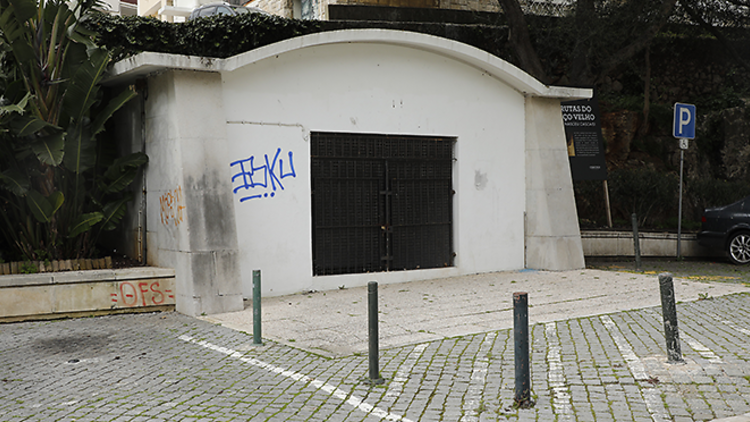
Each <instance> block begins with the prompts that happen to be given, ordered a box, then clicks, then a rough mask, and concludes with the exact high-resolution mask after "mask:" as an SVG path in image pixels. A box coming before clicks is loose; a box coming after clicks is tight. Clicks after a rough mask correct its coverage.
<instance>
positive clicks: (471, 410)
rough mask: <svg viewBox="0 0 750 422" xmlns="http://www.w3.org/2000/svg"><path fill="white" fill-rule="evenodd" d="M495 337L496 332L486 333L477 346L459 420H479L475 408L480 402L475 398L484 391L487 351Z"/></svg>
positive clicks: (487, 360) (487, 364)
mask: <svg viewBox="0 0 750 422" xmlns="http://www.w3.org/2000/svg"><path fill="white" fill-rule="evenodd" d="M496 337H497V333H488V334H487V335H486V336H485V337H484V340H482V345H481V346H480V347H479V351H478V352H477V354H476V356H475V358H474V368H473V369H472V371H471V379H470V380H469V388H468V389H467V390H466V394H465V395H464V405H463V411H464V416H463V417H461V422H476V421H478V420H479V413H478V412H477V409H478V408H479V406H480V403H479V402H478V401H477V399H476V398H477V397H482V392H483V391H484V381H485V379H486V376H487V369H488V368H489V366H490V360H489V358H488V357H487V354H488V353H489V349H490V348H492V344H493V343H494V342H495V338H496Z"/></svg>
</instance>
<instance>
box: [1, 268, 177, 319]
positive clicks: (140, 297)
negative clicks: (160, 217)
mask: <svg viewBox="0 0 750 422" xmlns="http://www.w3.org/2000/svg"><path fill="white" fill-rule="evenodd" d="M174 276H175V273H174V270H172V269H168V268H153V267H150V268H133V269H120V270H88V271H64V272H52V273H49V272H48V273H37V274H22V275H4V276H2V277H0V321H23V320H28V319H40V318H44V319H47V318H55V317H57V318H63V317H67V316H78V315H91V314H96V313H98V312H106V313H116V312H119V311H129V312H133V311H137V310H140V311H153V310H161V309H170V308H174V305H175V296H174V291H175V278H174Z"/></svg>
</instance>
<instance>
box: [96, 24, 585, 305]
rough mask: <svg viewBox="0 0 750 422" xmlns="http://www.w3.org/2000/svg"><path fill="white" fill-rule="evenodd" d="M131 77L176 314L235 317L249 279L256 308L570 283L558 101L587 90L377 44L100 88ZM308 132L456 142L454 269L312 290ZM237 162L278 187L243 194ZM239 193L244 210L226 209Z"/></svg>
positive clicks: (309, 45)
mask: <svg viewBox="0 0 750 422" xmlns="http://www.w3.org/2000/svg"><path fill="white" fill-rule="evenodd" d="M143 76H145V77H147V79H148V99H147V100H146V101H145V105H144V107H145V116H146V117H145V127H146V144H147V146H146V151H147V153H148V154H149V156H150V157H151V161H150V163H149V166H148V170H147V178H148V183H147V190H148V201H147V202H148V217H147V220H148V239H147V241H148V242H147V243H148V260H149V263H151V264H156V265H160V266H170V267H174V268H175V269H176V272H177V293H178V300H177V308H178V310H180V311H182V312H186V313H189V314H196V313H201V312H206V313H214V312H227V311H231V310H236V309H238V308H239V307H241V305H242V303H241V302H242V301H241V298H242V295H244V296H250V295H251V283H252V271H253V270H255V269H260V270H261V271H262V274H263V294H264V295H281V294H286V293H294V292H299V291H303V290H310V289H314V290H324V289H333V288H336V287H338V286H341V285H345V286H349V287H351V286H357V285H364V284H366V283H367V281H370V280H378V281H379V282H381V283H392V282H402V281H411V280H419V279H428V278H436V277H448V276H453V275H459V274H470V273H479V272H489V271H502V270H512V269H521V268H524V267H529V268H536V269H553V270H562V269H571V268H582V267H583V252H582V248H581V242H580V234H579V232H578V225H577V218H576V212H575V204H574V201H573V190H572V182H571V179H570V171H569V168H568V157H567V153H566V150H565V145H566V144H565V137H564V130H563V126H562V118H561V114H560V101H561V100H568V99H573V98H583V97H587V96H590V94H591V92H590V91H589V90H579V89H568V88H558V87H547V86H544V85H542V84H540V83H539V82H538V81H536V80H534V79H533V78H531V77H530V76H528V75H527V74H525V73H523V72H522V71H520V70H519V69H518V68H515V67H514V66H512V65H510V64H509V63H507V62H504V61H502V60H500V59H499V58H497V57H494V56H491V55H489V54H488V53H486V52H483V51H480V50H477V49H475V48H473V47H470V46H467V45H464V44H460V43H457V42H454V41H450V40H446V39H442V38H438V37H433V36H427V35H423V34H417V33H410V32H400V31H389V30H349V31H336V32H326V33H320V34H313V35H308V36H305V37H299V38H295V39H290V40H286V41H283V42H280V43H277V44H273V45H270V46H266V47H263V48H260V49H257V50H253V51H250V52H247V53H244V54H241V55H238V56H235V57H231V58H229V59H226V60H205V59H202V58H198V57H187V56H170V55H164V54H155V53H144V54H142V55H139V56H136V57H134V58H131V59H128V60H126V61H123V62H121V63H118V64H117V65H116V66H115V69H114V71H113V75H112V78H111V79H110V81H109V83H111V84H122V83H127V81H129V80H132V79H134V78H138V77H143ZM316 131H321V132H341V133H363V134H365V133H376V134H394V135H430V136H439V137H450V138H454V139H456V143H455V151H454V152H455V158H456V160H455V163H454V166H453V185H454V190H455V192H456V193H455V196H454V200H453V205H454V210H453V216H454V217H453V239H454V250H455V252H456V254H457V256H456V259H455V266H453V267H449V268H440V269H429V270H414V271H396V272H388V273H371V274H350V275H341V276H325V277H313V275H312V241H311V236H312V234H311V233H312V223H311V209H310V206H311V205H310V204H311V198H310V169H309V165H310V146H309V139H310V133H311V132H316ZM250 158H253V159H254V160H256V161H255V163H256V167H258V169H257V170H258V171H265V172H267V173H266V175H267V176H269V177H270V176H275V177H276V178H275V179H274V182H269V183H267V184H266V185H265V186H261V185H255V184H254V185H253V186H252V189H251V190H252V192H247V189H241V185H238V184H239V179H237V178H235V180H234V181H233V180H232V178H233V177H234V176H237V177H238V178H241V177H242V175H241V174H240V172H239V169H238V167H237V166H233V165H232V163H234V162H237V161H239V160H249V159H250ZM266 159H267V160H268V163H269V164H267V165H265V162H266V161H265V160H266ZM274 184H276V187H275V188H274ZM237 188H240V189H241V190H243V191H245V192H243V193H244V195H245V196H248V194H249V195H250V196H255V198H254V199H251V200H247V201H244V202H240V196H239V195H237V196H234V195H233V189H237Z"/></svg>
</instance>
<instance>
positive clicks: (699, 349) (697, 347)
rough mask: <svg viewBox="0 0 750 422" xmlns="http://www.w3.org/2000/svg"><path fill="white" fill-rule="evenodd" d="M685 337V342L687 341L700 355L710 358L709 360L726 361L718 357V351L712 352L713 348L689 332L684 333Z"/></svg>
mask: <svg viewBox="0 0 750 422" xmlns="http://www.w3.org/2000/svg"><path fill="white" fill-rule="evenodd" d="M683 337H684V338H685V343H687V344H688V345H689V346H690V347H691V348H692V349H693V350H695V351H696V352H698V354H699V355H701V356H703V357H704V358H706V359H708V361H709V362H711V363H724V361H723V360H721V358H720V357H718V356H717V355H716V353H714V352H712V351H711V349H709V348H708V347H706V346H704V345H703V344H701V343H700V342H699V341H698V340H696V339H694V338H692V337H690V336H688V335H687V334H683Z"/></svg>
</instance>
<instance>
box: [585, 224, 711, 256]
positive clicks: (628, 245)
mask: <svg viewBox="0 0 750 422" xmlns="http://www.w3.org/2000/svg"><path fill="white" fill-rule="evenodd" d="M638 239H639V241H640V248H641V256H644V257H660V256H665V257H667V256H669V257H674V256H677V233H666V232H658V233H653V232H639V233H638ZM581 243H582V244H583V254H584V255H585V256H612V257H614V256H635V252H634V250H635V249H634V242H633V232H632V231H630V232H628V231H615V230H581ZM680 249H681V253H682V256H685V257H720V256H723V252H722V251H715V250H711V249H708V248H704V247H703V246H700V245H699V244H698V239H697V236H696V234H695V233H683V234H682V237H681V240H680Z"/></svg>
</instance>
